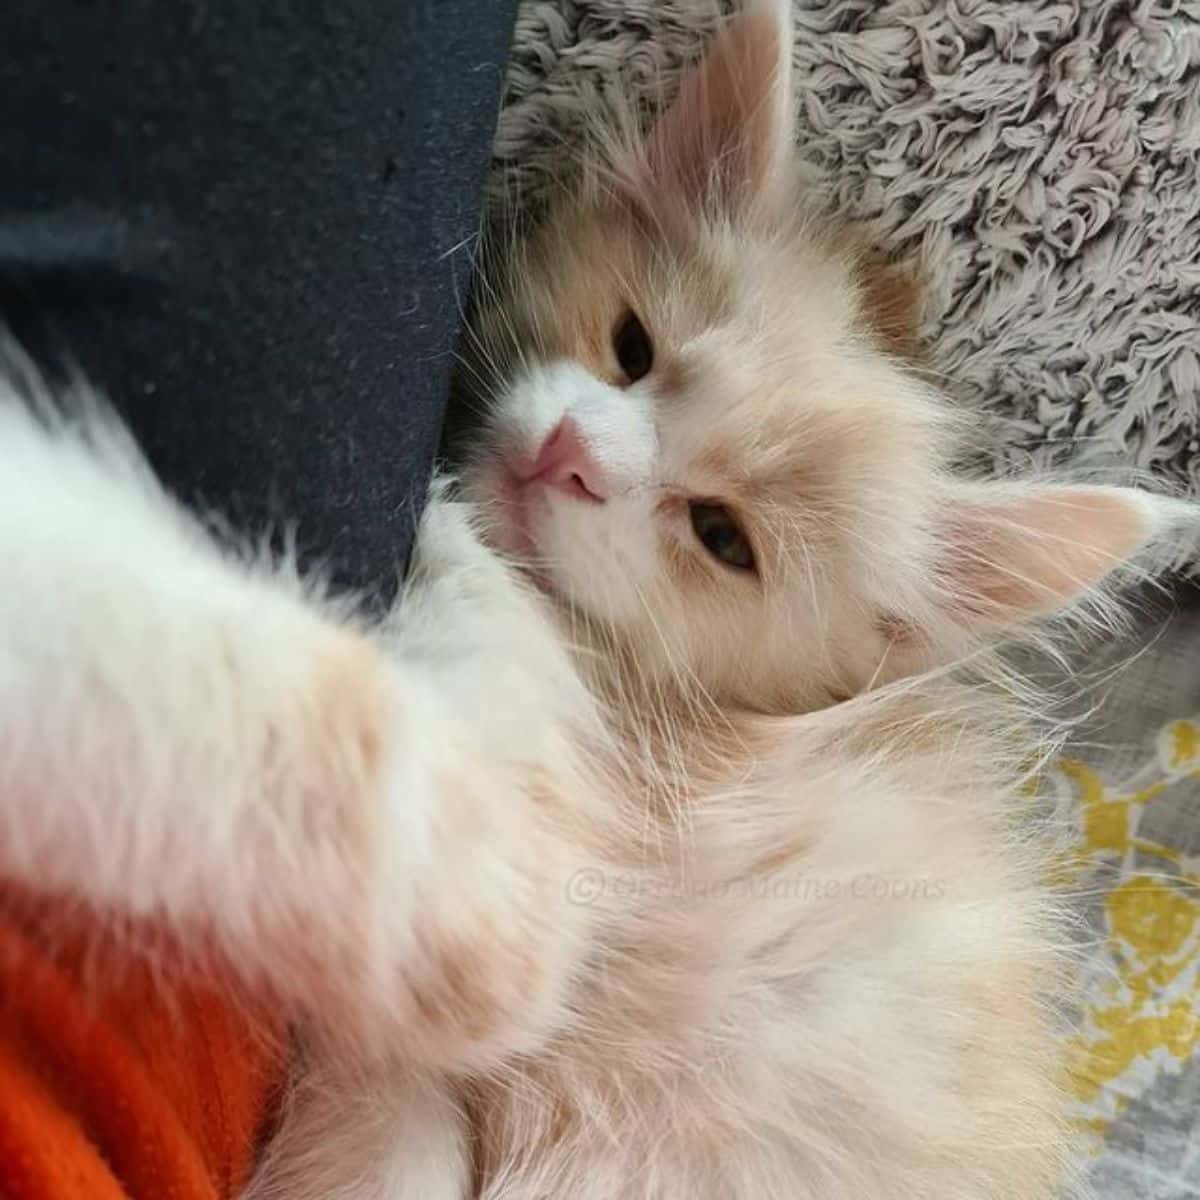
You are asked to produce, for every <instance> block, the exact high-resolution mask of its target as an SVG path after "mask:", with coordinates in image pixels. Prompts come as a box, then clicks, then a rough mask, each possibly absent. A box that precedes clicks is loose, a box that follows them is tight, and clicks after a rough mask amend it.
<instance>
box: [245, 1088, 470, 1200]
mask: <svg viewBox="0 0 1200 1200" xmlns="http://www.w3.org/2000/svg"><path fill="white" fill-rule="evenodd" d="M470 1175H471V1164H470V1155H469V1145H468V1140H467V1133H466V1129H465V1128H464V1120H463V1116H462V1114H461V1113H460V1112H459V1110H458V1108H457V1106H456V1105H455V1103H454V1102H453V1100H452V1099H451V1097H450V1093H449V1091H448V1090H447V1088H446V1087H445V1085H444V1084H438V1083H434V1082H431V1081H428V1080H423V1079H420V1078H417V1077H414V1076H413V1075H411V1074H400V1073H399V1072H391V1073H389V1074H387V1075H383V1076H377V1077H371V1076H359V1075H355V1074H345V1073H342V1072H338V1071H334V1070H331V1069H328V1068H323V1067H315V1068H313V1069H310V1070H307V1071H305V1072H304V1073H303V1074H302V1076H301V1078H300V1080H299V1082H298V1083H297V1084H296V1086H295V1088H294V1089H293V1091H292V1092H291V1094H290V1095H288V1097H287V1098H286V1100H285V1102H284V1105H283V1112H282V1117H281V1120H280V1124H279V1128H278V1131H277V1132H276V1133H275V1135H274V1136H273V1138H272V1140H271V1143H270V1145H269V1146H268V1147H267V1150H266V1154H265V1157H264V1159H263V1162H262V1164H261V1165H260V1167H259V1169H258V1171H257V1173H256V1175H255V1178H254V1181H253V1182H252V1183H251V1185H250V1187H249V1188H248V1190H247V1192H246V1194H245V1196H243V1197H242V1200H462V1198H463V1197H465V1196H466V1195H467V1192H468V1188H469V1186H470Z"/></svg>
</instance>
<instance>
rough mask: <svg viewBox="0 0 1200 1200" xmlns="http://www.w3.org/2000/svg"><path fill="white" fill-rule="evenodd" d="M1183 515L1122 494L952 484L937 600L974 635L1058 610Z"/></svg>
mask: <svg viewBox="0 0 1200 1200" xmlns="http://www.w3.org/2000/svg"><path fill="white" fill-rule="evenodd" d="M1183 509H1188V510H1189V511H1190V509H1191V506H1187V505H1181V503H1180V502H1178V501H1172V500H1167V499H1164V498H1162V497H1157V496H1152V495H1149V494H1148V493H1145V492H1138V491H1134V490H1132V489H1129V488H1115V487H1042V486H1036V487H1035V486H1028V485H1005V484H975V485H969V484H959V485H954V486H953V487H951V488H950V489H949V493H948V495H947V496H946V497H945V498H944V502H943V505H942V512H941V514H940V515H939V516H938V517H937V521H938V529H937V534H938V542H939V547H938V559H937V563H936V567H935V576H936V578H937V581H938V587H939V591H940V593H941V596H940V598H939V602H940V603H941V604H942V605H943V606H944V607H946V608H947V609H948V610H949V611H950V614H951V615H952V616H953V617H954V618H955V620H956V621H957V622H958V623H959V624H961V625H962V626H965V627H967V628H975V629H999V628H1003V627H1006V626H1011V625H1016V624H1020V623H1021V622H1023V621H1026V620H1029V619H1031V618H1034V617H1039V616H1046V615H1049V614H1051V613H1054V612H1057V611H1059V610H1061V609H1064V608H1067V607H1069V606H1070V605H1071V604H1072V603H1074V602H1075V601H1076V600H1079V599H1082V598H1083V597H1084V596H1085V595H1087V594H1088V593H1090V592H1091V591H1092V590H1093V589H1094V588H1095V587H1096V586H1097V585H1098V584H1100V583H1101V582H1102V581H1103V580H1104V579H1105V577H1106V576H1108V575H1109V574H1110V573H1111V572H1113V571H1114V570H1115V569H1117V568H1118V567H1120V566H1122V565H1123V564H1124V563H1126V562H1127V561H1128V560H1129V559H1130V558H1131V557H1132V556H1133V555H1134V554H1135V553H1137V551H1138V550H1139V549H1140V548H1141V547H1142V546H1143V545H1144V544H1146V543H1147V542H1149V541H1150V540H1152V539H1153V538H1155V537H1156V536H1158V535H1161V534H1162V533H1163V532H1164V531H1165V530H1167V529H1168V527H1169V526H1170V525H1171V524H1172V523H1173V521H1174V520H1175V519H1176V518H1177V516H1178V515H1179V513H1180V512H1181V511H1182V510H1183ZM1191 519H1192V520H1194V519H1195V517H1194V514H1192V516H1191Z"/></svg>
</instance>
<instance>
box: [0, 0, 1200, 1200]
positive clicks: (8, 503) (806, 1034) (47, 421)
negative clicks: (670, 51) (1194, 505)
mask: <svg viewBox="0 0 1200 1200" xmlns="http://www.w3.org/2000/svg"><path fill="white" fill-rule="evenodd" d="M785 21H786V14H785V12H784V11H783V9H782V7H781V6H775V5H768V4H762V3H759V4H756V5H754V6H752V8H751V10H750V11H749V12H748V13H747V14H744V15H743V16H742V17H740V18H738V19H736V20H735V21H734V22H733V23H732V24H730V25H729V27H728V28H727V29H726V30H725V31H724V32H723V33H722V34H720V35H719V38H720V40H719V41H718V42H717V43H716V45H715V47H714V49H713V50H712V51H711V52H710V55H709V57H708V58H707V59H706V61H705V63H704V64H702V65H701V66H700V67H698V68H697V69H696V73H695V74H694V76H693V77H692V78H691V79H690V80H688V81H686V82H685V84H684V90H683V92H682V94H681V95H682V99H681V100H680V101H678V102H677V103H676V105H675V106H674V107H672V108H671V109H669V110H668V112H667V113H666V115H665V116H664V117H663V118H662V119H661V120H660V122H659V123H658V124H657V125H656V126H655V127H654V129H653V130H652V131H651V133H650V135H649V136H648V138H646V139H644V140H643V139H642V138H641V137H639V136H636V135H634V134H633V133H630V132H628V131H621V132H619V135H618V136H614V137H613V138H612V139H611V141H610V144H609V145H608V146H607V149H606V150H605V154H604V157H603V159H601V160H598V165H596V166H595V167H594V168H593V169H592V170H591V171H590V173H586V174H585V177H584V178H583V180H582V181H581V184H580V188H579V190H578V191H577V192H576V193H574V194H572V195H568V196H566V197H564V199H563V200H562V202H561V204H560V206H559V208H558V209H557V211H556V212H554V213H552V214H550V216H549V218H548V220H547V224H546V225H545V227H544V228H543V229H542V230H541V231H540V232H539V233H538V234H536V235H535V236H534V237H533V239H532V240H530V241H527V242H524V243H522V244H521V245H519V246H517V247H515V248H514V249H513V252H512V255H511V262H512V264H513V265H512V268H511V273H510V274H509V275H508V276H507V277H504V276H497V277H495V278H494V279H492V280H489V282H490V284H491V286H492V295H493V303H492V304H491V305H490V306H487V307H486V308H485V311H484V312H483V313H482V314H481V319H480V324H479V333H478V335H477V336H478V338H479V347H478V348H479V354H478V356H477V359H476V362H475V366H474V369H475V371H476V373H477V376H478V378H479V379H480V381H481V383H482V385H483V387H484V390H485V391H486V392H487V393H488V394H489V398H490V399H491V400H492V401H493V419H492V425H491V428H490V431H489V433H488V436H487V437H486V439H485V444H484V447H483V449H482V450H481V452H480V453H479V454H478V455H477V456H476V459H475V461H474V462H473V463H472V465H471V466H470V467H469V469H468V470H467V472H466V476H465V483H466V492H467V494H468V496H469V503H468V502H464V501H462V500H460V499H456V498H455V496H454V495H453V493H452V492H451V491H450V490H449V488H448V485H445V484H439V485H438V487H437V488H436V489H435V492H434V495H433V496H432V498H431V502H430V506H429V509H428V512H427V515H426V518H425V522H424V525H423V528H422V532H421V536H420V550H419V555H418V561H417V563H416V566H415V569H414V572H413V575H412V579H411V581H410V583H409V584H408V586H407V588H406V591H405V594H404V596H403V597H402V599H401V601H400V602H399V604H398V605H397V607H396V609H395V611H394V613H393V614H392V615H391V617H390V618H389V619H388V620H386V621H385V622H383V623H381V624H379V625H374V626H369V625H367V624H366V623H364V622H361V621H358V620H356V619H355V618H354V617H353V615H352V613H351V611H350V610H349V608H348V607H347V606H346V605H338V604H336V603H334V602H333V601H332V600H331V599H329V598H327V597H323V596H321V595H320V594H319V593H318V592H317V591H316V590H315V589H314V588H313V587H312V586H305V585H302V583H301V581H299V580H297V579H296V578H295V575H294V573H293V572H290V571H289V570H288V569H287V568H286V566H279V565H273V564H270V563H266V562H262V561H253V560H251V559H249V558H247V557H246V556H241V555H235V554H233V553H231V552H230V551H228V550H227V549H223V548H221V547H220V546H219V545H218V544H217V542H216V541H215V540H214V538H213V537H212V536H210V534H209V533H208V532H207V531H206V530H205V529H204V528H202V527H201V526H200V524H199V523H198V522H196V521H195V520H193V519H192V518H190V517H189V516H187V515H186V514H185V513H183V512H182V511H181V510H180V509H179V508H178V506H177V505H175V504H174V503H173V502H172V501H171V500H170V498H169V497H167V496H166V495H165V494H164V493H163V492H162V490H161V489H160V488H159V487H158V486H157V485H156V484H155V483H154V481H153V480H152V478H151V477H150V475H149V472H148V471H147V470H146V468H145V467H144V465H143V464H142V463H141V461H140V460H139V458H138V456H137V454H136V451H135V450H134V448H133V447H132V446H131V445H130V444H129V442H128V440H127V439H126V438H124V436H123V435H122V434H121V433H120V431H119V430H118V429H117V427H116V426H115V424H114V423H113V422H112V421H111V419H109V418H107V417H105V416H104V415H103V412H102V410H101V409H100V408H99V407H97V406H94V405H86V404H85V405H84V406H83V408H82V409H80V408H79V404H78V398H76V403H75V404H74V405H70V404H69V405H67V406H66V407H67V408H68V409H69V410H70V411H71V412H72V414H73V415H72V416H71V417H70V418H69V419H68V418H63V417H60V416H55V415H54V413H53V406H52V405H51V403H50V401H49V400H48V399H47V398H46V397H45V396H41V395H38V394H24V395H18V391H19V390H20V389H17V388H13V389H12V390H11V392H10V393H6V394H4V395H3V397H0V561H3V562H4V564H5V572H6V575H5V586H4V587H3V588H2V589H0V814H2V817H3V821H4V836H3V838H0V872H2V873H3V874H6V875H10V876H15V877H17V878H19V879H22V880H23V881H25V882H26V883H31V884H34V885H36V886H39V887H47V888H52V889H56V890H67V891H72V892H77V893H81V894H82V897H83V898H84V899H85V900H87V901H89V902H92V903H94V904H95V905H97V906H98V907H99V908H101V909H106V910H111V911H114V912H116V913H131V914H135V915H144V916H149V917H152V918H154V919H156V920H159V921H162V920H165V921H167V922H168V923H170V924H171V925H173V926H174V928H175V929H176V930H177V931H178V932H179V933H181V934H182V935H184V936H185V937H186V938H194V939H195V940H196V941H197V943H200V942H204V943H208V942H212V941H215V942H216V944H217V945H218V946H219V947H220V948H221V949H223V950H224V951H225V952H226V953H227V954H228V955H229V956H230V957H231V958H232V959H233V961H235V962H236V963H238V964H239V965H240V966H241V967H242V969H243V970H244V971H245V974H246V977H247V981H248V982H249V983H251V984H253V985H255V986H259V987H267V988H270V989H273V990H274V991H275V992H276V993H277V994H278V995H279V997H280V1000H281V1002H282V1003H284V1004H286V1005H287V1006H288V1009H289V1011H290V1012H292V1013H294V1014H295V1019H296V1023H297V1027H298V1030H299V1031H300V1035H301V1039H302V1043H303V1046H304V1051H303V1054H302V1056H301V1058H300V1059H299V1060H298V1062H297V1066H296V1086H295V1089H294V1093H293V1096H292V1098H291V1102H290V1104H289V1105H288V1108H287V1112H286V1119H285V1121H284V1123H283V1126H282V1128H281V1130H280V1132H279V1135H278V1138H277V1140H276V1142H275V1144H274V1145H273V1147H272V1148H271V1150H270V1151H269V1153H268V1155H267V1157H266V1160H265V1163H264V1166H263V1171H262V1172H261V1174H260V1176H259V1178H258V1179H257V1180H256V1182H255V1183H254V1185H253V1186H252V1188H251V1195H252V1197H253V1198H254V1200H271V1198H274V1197H280V1198H282V1197H287V1198H288V1200H385V1198H386V1200H410V1198H411V1200H418V1198H419V1200H457V1198H460V1197H466V1196H470V1195H478V1196H480V1197H484V1198H486V1200H567V1198H570V1200H601V1198H604V1200H610V1198H612V1197H616V1196H620V1197H622V1198H627V1200H683V1198H684V1197H689V1198H692V1197H700V1198H701V1200H736V1198H746V1200H751V1198H753V1200H769V1198H773V1197H778V1198H780V1200H782V1198H784V1197H786V1198H788V1200H806V1198H811V1200H818V1198H820V1200H851V1198H853V1200H876V1198H878V1200H883V1198H885V1197H886V1198H888V1200H905V1198H911V1200H918V1198H920V1200H1037V1198H1038V1197H1049V1196H1051V1195H1052V1194H1054V1192H1055V1189H1056V1188H1057V1187H1059V1186H1060V1184H1062V1183H1063V1181H1064V1180H1065V1179H1068V1178H1069V1176H1070V1165H1069V1164H1070V1159H1071V1152H1070V1145H1069V1138H1068V1135H1067V1129H1066V1125H1065V1123H1064V1121H1063V1115H1062V1108H1061V1099H1060V1096H1059V1092H1058V1088H1057V1084H1056V1076H1057V1066H1056V1057H1055V1040H1054V1019H1053V1001H1054V998H1055V996H1056V995H1057V994H1058V993H1059V992H1060V990H1061V988H1062V981H1063V955H1062V942H1063V937H1062V932H1061V929H1060V925H1059V921H1058V917H1057V912H1056V905H1055V902H1054V900H1053V898H1052V897H1051V896H1049V895H1048V894H1047V893H1046V891H1045V890H1044V887H1043V875H1044V869H1045V867H1046V864H1047V854H1048V850H1047V846H1046V844H1045V843H1044V841H1043V840H1042V838H1041V836H1040V834H1039V833H1038V831H1037V830H1036V829H1035V828H1030V827H1028V822H1026V821H1024V820H1023V819H1022V817H1023V815H1024V809H1023V808H1022V806H1021V802H1020V800H1019V794H1018V788H1019V784H1020V782H1021V779H1022V777H1023V770H1024V765H1025V759H1026V752H1027V750H1028V746H1029V737H1030V736H1031V733H1033V732H1037V730H1036V727H1037V725H1038V719H1039V717H1041V716H1042V713H1041V712H1040V705H1039V700H1038V697H1037V696H1036V694H1035V693H1034V692H1033V690H1032V689H1031V688H1024V689H1018V690H1015V691H1014V689H1012V688H1011V687H1007V690H1006V689H1005V688H1003V687H1002V688H997V687H996V686H995V685H996V683H997V682H1000V683H1002V684H1005V685H1011V684H1013V683H1015V682H1017V680H1016V677H1015V676H1014V675H1012V674H1011V673H1010V672H1008V671H1007V670H1006V669H1005V668H1004V666H1003V659H1002V657H1001V656H1000V653H999V650H1000V647H1001V644H1002V642H1003V641H1004V639H1006V638H1014V637H1015V638H1017V639H1018V640H1020V639H1022V638H1032V639H1034V640H1035V641H1037V642H1039V643H1042V642H1044V643H1045V644H1050V643H1049V639H1050V638H1051V636H1052V633H1053V630H1054V628H1055V627H1056V626H1055V622H1059V623H1060V624H1061V625H1062V626H1063V627H1065V628H1069V629H1077V628H1079V627H1080V625H1081V623H1082V624H1083V625H1084V626H1086V625H1087V624H1088V623H1091V624H1093V625H1095V624H1100V625H1101V626H1103V625H1104V624H1105V623H1111V622H1112V621H1114V620H1116V619H1117V618H1118V616H1119V612H1120V608H1119V604H1118V603H1117V601H1116V599H1115V598H1114V596H1115V593H1114V592H1113V591H1112V590H1111V589H1109V588H1108V587H1107V586H1106V581H1107V580H1110V579H1111V578H1112V574H1113V571H1114V570H1115V569H1117V568H1119V567H1120V568H1123V567H1124V566H1125V565H1126V564H1127V563H1129V562H1135V561H1145V560H1144V559H1138V560H1135V559H1134V556H1135V555H1142V554H1144V552H1145V551H1146V550H1147V549H1148V548H1152V547H1153V546H1154V545H1155V544H1157V543H1161V544H1167V545H1169V544H1170V543H1171V541H1172V538H1173V537H1174V531H1175V529H1176V528H1177V527H1179V526H1184V525H1188V524H1192V525H1194V524H1195V516H1194V514H1193V512H1192V511H1191V510H1190V509H1188V508H1187V507H1186V506H1172V505H1170V504H1168V503H1167V502H1164V501H1160V500H1156V499H1154V498H1151V497H1147V496H1142V495H1140V494H1137V493H1132V492H1125V491H1120V490H1118V489H1102V488H1088V489H1084V488H1063V487H1057V488H1056V487H1049V486H1044V485H1034V484H1015V483H1014V484H1008V485H982V484H971V483H967V482H964V481H961V480H958V479H956V478H954V477H953V476H952V475H951V474H950V473H949V471H948V469H947V465H946V464H947V462H948V461H949V459H950V457H951V455H952V453H953V451H954V447H955V445H956V440H955V439H956V436H957V434H956V430H955V422H954V420H953V419H952V416H951V415H950V414H949V412H948V410H947V408H946V406H945V404H944V402H943V401H942V399H941V398H940V397H939V396H938V394H937V393H936V391H935V390H934V389H932V388H931V387H930V386H929V385H928V384H927V383H926V382H924V381H922V380H921V378H920V377H919V376H918V375H917V374H914V373H913V372H912V371H911V370H909V369H908V368H907V367H906V366H905V365H904V364H902V363H900V362H899V361H897V360H896V359H895V358H894V357H893V356H892V352H891V351H892V343H891V342H890V341H889V339H887V338H885V337H882V336H880V331H879V330H878V328H877V327H876V326H874V325H873V324H872V319H871V318H872V314H871V311H870V304H869V297H870V293H871V289H870V288H869V287H866V286H864V284H863V282H862V267H863V260H862V259H861V257H860V256H859V255H858V252H857V251H855V250H853V249H850V248H848V246H847V243H845V242H843V241H841V240H839V239H838V238H836V237H834V236H831V235H830V234H828V233H826V232H822V231H819V230H817V229H816V228H814V227H813V226H812V224H811V223H810V222H808V221H807V220H806V219H804V218H803V217H797V216H796V214H795V210H794V193H793V190H792V189H793V178H792V171H791V166H790V162H789V158H788V150H787V143H788V138H787V136H786V131H787V128H788V125H787V121H788V112H789V107H788V98H789V84H788V72H787V60H786V55H785V54H784V52H783V47H785V46H787V45H788V44H790V43H789V40H788V36H787V31H786V28H785V25H784V22H785ZM630 124H631V127H632V122H631V123H630ZM630 305H632V306H634V307H635V308H636V309H637V311H638V313H639V316H641V317H642V319H643V321H644V322H645V323H646V327H647V329H648V330H649V331H650V332H651V334H652V336H653V338H654V342H655V367H654V370H652V372H651V373H650V375H648V376H647V377H646V379H645V380H643V381H641V382H639V383H637V384H634V385H633V386H623V381H622V380H621V379H620V377H619V372H617V371H616V370H615V369H614V363H613V359H612V349H611V345H610V332H611V329H612V327H613V324H614V322H615V321H616V320H617V319H618V318H620V316H621V313H622V311H623V309H624V308H625V307H626V306H630ZM25 392H26V393H31V392H36V385H33V384H27V386H26V388H25ZM76 413H78V415H75V414H76ZM564 416H570V417H571V418H572V420H574V421H576V422H577V423H578V426H579V428H580V429H581V430H582V437H583V439H584V441H585V443H586V444H587V445H588V446H589V447H590V451H591V452H592V453H593V454H594V456H595V457H596V459H597V461H598V462H599V463H600V464H601V465H602V466H603V468H604V470H605V471H606V472H608V474H609V476H610V478H611V479H612V480H614V481H615V483H614V486H613V489H612V492H611V494H610V495H609V496H608V497H607V498H606V499H605V500H604V502H603V503H591V502H585V501H583V500H581V499H579V498H578V497H572V496H571V495H569V494H566V493H561V492H554V491H552V490H549V489H544V488H538V489H535V490H534V491H532V492H527V493H521V496H522V499H521V500H520V503H519V504H518V503H517V500H516V496H517V493H516V492H514V491H513V487H512V481H511V479H510V478H509V477H508V475H506V472H507V471H508V470H509V467H510V465H511V463H512V462H513V461H516V460H517V459H520V458H522V457H524V458H530V457H532V456H534V455H536V452H537V448H538V444H539V443H540V441H542V440H544V438H545V436H546V434H547V432H548V431H549V430H551V429H552V428H553V427H554V426H555V424H556V423H557V421H558V420H559V419H561V418H562V417H564ZM689 498H692V499H705V500H720V501H721V502H724V503H727V504H729V505H730V506H732V507H734V508H735V509H736V511H737V512H738V513H739V515H740V516H741V517H742V519H743V520H744V522H745V524H746V526H747V530H748V532H749V534H750V536H751V538H752V540H753V543H754V546H755V551H756V557H757V560H758V565H759V570H758V573H757V574H756V575H746V574H744V573H743V574H739V573H736V572H734V571H732V570H730V569H728V568H726V567H724V566H722V565H721V564H718V563H715V562H713V561H712V560H711V559H710V558H709V557H708V556H707V555H706V552H705V551H704V550H703V548H702V547H701V546H700V545H699V543H698V542H697V541H696V539H695V536H694V535H693V534H692V533H691V530H690V526H689V523H688V520H687V513H686V504H687V501H688V499H689ZM517 509H519V510H520V511H519V513H518V512H517V511H516V510H517ZM518 518H519V519H518ZM834 701H840V702H838V703H834ZM1041 733H1042V734H1043V735H1044V733H1045V731H1044V730H1043V731H1041Z"/></svg>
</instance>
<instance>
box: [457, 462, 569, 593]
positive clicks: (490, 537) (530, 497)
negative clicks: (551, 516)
mask: <svg viewBox="0 0 1200 1200" xmlns="http://www.w3.org/2000/svg"><path fill="white" fill-rule="evenodd" d="M467 495H468V497H469V499H470V500H471V501H472V502H473V503H474V504H475V505H476V506H477V507H478V509H479V511H480V513H481V514H482V516H483V518H484V523H483V536H484V539H485V541H486V542H487V543H488V545H490V546H491V547H492V548H493V549H494V550H497V551H499V552H500V553H501V554H503V555H504V557H505V558H507V559H509V560H510V561H511V562H513V563H514V564H515V565H516V566H518V567H519V568H520V569H521V570H522V571H523V572H524V573H525V574H526V575H527V576H528V577H529V578H530V579H531V580H532V581H533V582H534V583H535V584H536V585H537V586H538V588H539V589H540V590H542V591H544V592H548V593H551V594H557V593H558V590H559V589H558V588H556V587H555V584H554V580H553V579H552V578H551V577H550V574H549V572H547V571H546V570H545V569H544V568H542V567H540V566H539V557H540V551H539V547H538V543H537V538H536V535H535V531H534V519H533V517H534V514H533V504H534V503H535V502H536V496H535V495H534V494H533V493H532V492H531V491H530V489H529V488H528V486H527V485H524V484H522V483H521V481H520V480H518V479H517V478H516V477H515V476H514V475H513V474H512V473H511V472H510V471H508V470H507V469H506V468H505V467H504V466H502V465H497V466H495V467H490V468H488V469H486V470H479V471H477V472H475V474H474V477H473V478H470V479H468V481H467Z"/></svg>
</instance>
